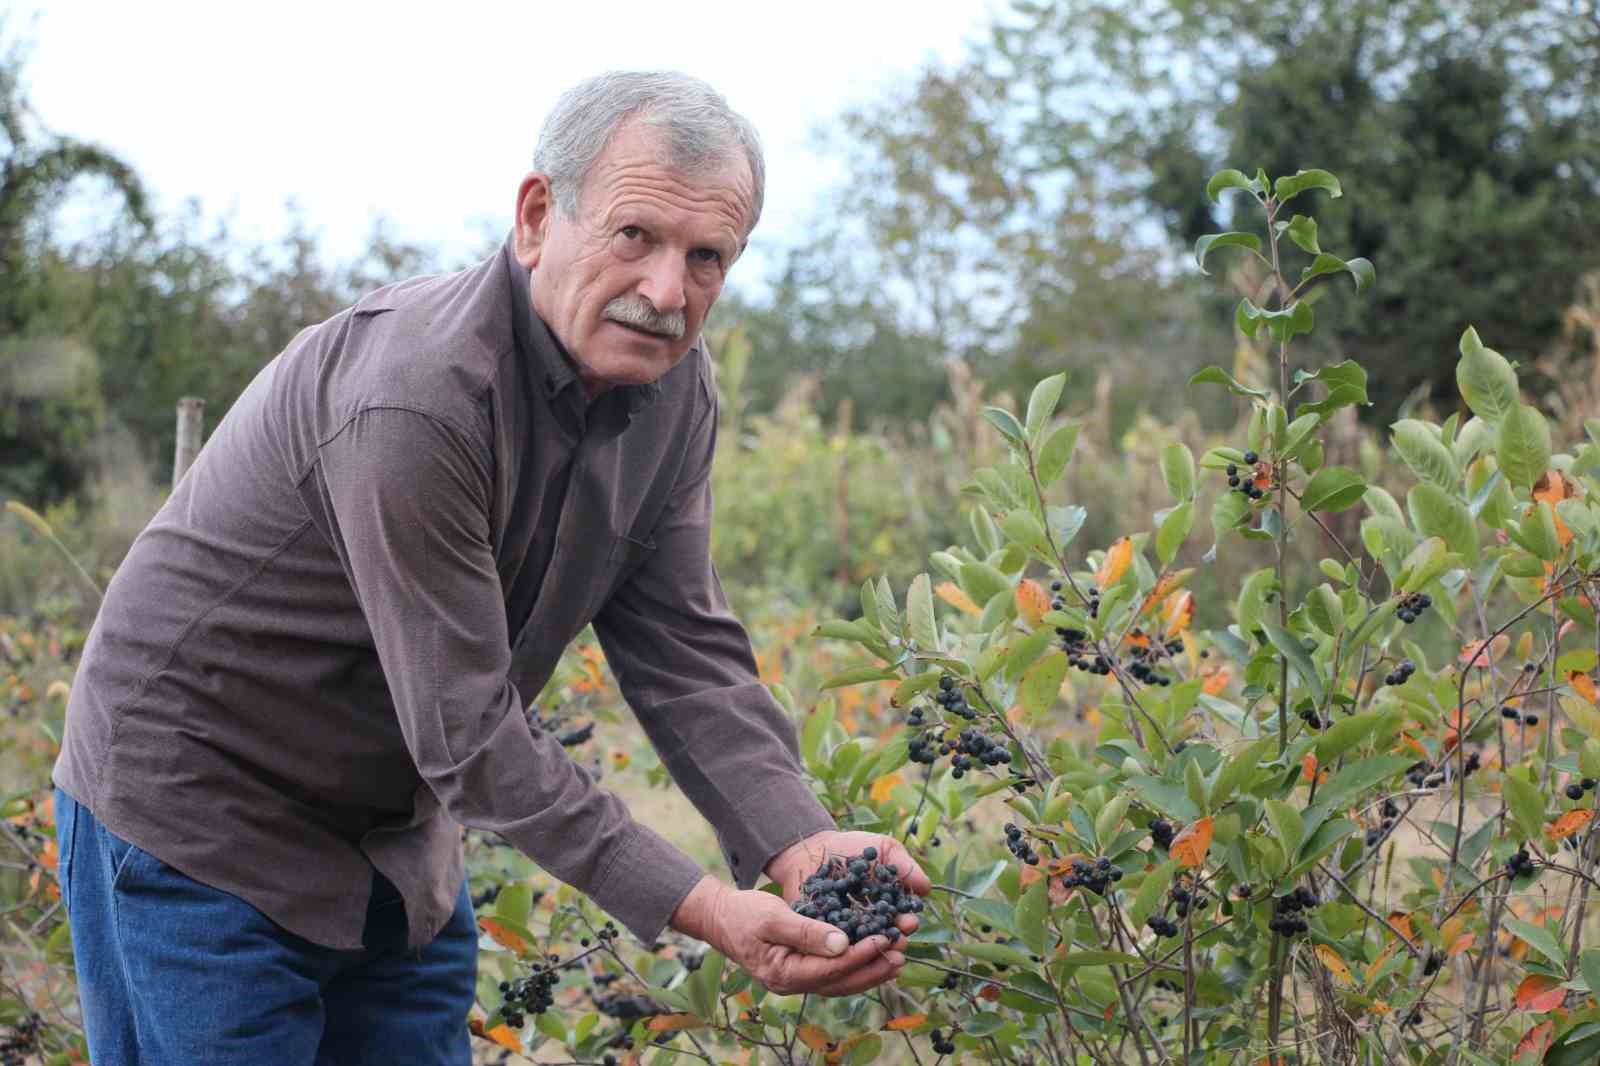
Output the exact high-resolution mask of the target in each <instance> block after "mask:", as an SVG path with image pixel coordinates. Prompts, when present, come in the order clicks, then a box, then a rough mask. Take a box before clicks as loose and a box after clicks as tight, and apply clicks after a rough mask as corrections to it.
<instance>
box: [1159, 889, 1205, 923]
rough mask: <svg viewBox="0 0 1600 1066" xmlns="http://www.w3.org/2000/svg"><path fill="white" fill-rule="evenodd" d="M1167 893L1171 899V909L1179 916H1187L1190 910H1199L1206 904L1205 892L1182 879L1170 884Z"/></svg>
mask: <svg viewBox="0 0 1600 1066" xmlns="http://www.w3.org/2000/svg"><path fill="white" fill-rule="evenodd" d="M1167 895H1168V896H1169V897H1170V898H1171V900H1172V910H1173V913H1175V914H1176V915H1177V916H1178V917H1179V918H1187V917H1188V916H1189V911H1190V910H1199V909H1200V908H1201V907H1203V906H1205V904H1206V899H1207V897H1206V894H1205V892H1204V891H1203V890H1202V889H1199V888H1194V887H1193V886H1192V885H1191V884H1190V882H1189V881H1187V880H1184V881H1181V882H1179V883H1178V884H1176V885H1173V886H1172V889H1171V891H1170V892H1168V893H1167Z"/></svg>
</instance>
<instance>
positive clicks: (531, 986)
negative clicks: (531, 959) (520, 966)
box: [500, 965, 561, 1029]
mask: <svg viewBox="0 0 1600 1066" xmlns="http://www.w3.org/2000/svg"><path fill="white" fill-rule="evenodd" d="M560 980H561V977H560V975H559V974H557V973H556V968H555V966H553V965H552V966H544V965H539V966H535V967H534V968H533V973H531V974H529V975H528V976H527V977H519V978H517V979H516V980H515V981H501V982H500V994H501V995H502V996H504V997H505V1006H503V1007H501V1008H500V1013H501V1014H502V1015H504V1016H505V1020H506V1024H507V1025H509V1026H511V1028H513V1029H521V1028H522V1023H523V1022H524V1021H525V1020H526V1018H525V1017H524V1015H527V1014H543V1013H544V1012H545V1011H547V1010H549V1009H550V1008H551V1007H552V1006H554V1005H555V1001H556V999H555V987H556V983H557V982H559V981H560Z"/></svg>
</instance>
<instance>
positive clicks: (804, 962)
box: [757, 936, 904, 995]
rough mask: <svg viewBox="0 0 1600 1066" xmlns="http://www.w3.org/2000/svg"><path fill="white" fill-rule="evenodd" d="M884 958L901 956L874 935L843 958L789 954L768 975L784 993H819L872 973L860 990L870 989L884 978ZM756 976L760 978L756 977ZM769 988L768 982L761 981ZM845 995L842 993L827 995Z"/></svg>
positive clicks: (849, 983) (769, 983) (886, 940)
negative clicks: (874, 974) (775, 969)
mask: <svg viewBox="0 0 1600 1066" xmlns="http://www.w3.org/2000/svg"><path fill="white" fill-rule="evenodd" d="M885 955H892V956H894V957H895V958H898V959H900V960H901V962H900V963H899V964H892V965H894V966H898V965H903V963H904V956H903V955H901V954H900V952H898V951H894V952H891V951H890V949H889V941H888V939H887V938H886V937H881V936H873V937H868V938H867V939H865V940H863V941H861V942H860V943H859V944H855V945H852V946H851V948H850V949H849V950H848V951H847V952H845V953H844V954H843V955H838V956H835V957H834V958H826V957H822V956H817V955H799V954H791V955H788V956H787V957H785V958H783V959H782V960H781V961H779V962H778V964H777V965H778V969H777V972H775V973H773V974H772V975H771V977H772V979H773V981H775V982H777V985H778V986H780V987H782V988H783V989H784V990H785V991H786V992H819V991H821V990H822V989H825V988H842V987H845V986H847V985H851V984H852V983H853V982H855V981H857V979H858V978H859V977H860V975H861V974H864V973H868V972H874V973H879V976H877V977H875V978H873V979H871V980H869V981H867V983H866V984H864V985H862V986H861V987H864V988H870V987H871V986H872V985H874V984H877V983H879V982H881V981H883V980H885V979H886V978H885V977H883V976H882V975H881V972H880V971H881V970H882V962H883V959H884V956H885ZM757 976H758V977H760V976H762V975H760V974H757ZM763 983H764V984H768V986H769V987H772V985H771V982H768V981H765V980H764V981H763ZM830 994H833V995H844V993H842V992H839V993H830Z"/></svg>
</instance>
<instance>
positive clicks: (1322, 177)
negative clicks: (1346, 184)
mask: <svg viewBox="0 0 1600 1066" xmlns="http://www.w3.org/2000/svg"><path fill="white" fill-rule="evenodd" d="M1307 189H1323V190H1326V191H1327V193H1328V195H1329V196H1331V197H1332V198H1334V199H1335V200H1337V199H1338V198H1339V197H1340V196H1342V195H1344V192H1343V190H1342V189H1340V188H1339V179H1338V178H1336V177H1334V176H1333V175H1332V174H1329V173H1328V172H1327V171H1326V170H1297V171H1295V172H1294V173H1293V174H1292V175H1290V176H1288V177H1284V178H1279V179H1278V180H1277V181H1276V182H1274V183H1273V185H1272V194H1273V196H1275V197H1277V200H1278V203H1279V204H1280V205H1281V204H1286V203H1288V202H1289V201H1290V200H1292V199H1294V198H1295V197H1296V196H1299V195H1300V194H1301V193H1303V192H1305V191H1306V190H1307Z"/></svg>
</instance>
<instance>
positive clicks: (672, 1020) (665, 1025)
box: [645, 1014, 804, 1039]
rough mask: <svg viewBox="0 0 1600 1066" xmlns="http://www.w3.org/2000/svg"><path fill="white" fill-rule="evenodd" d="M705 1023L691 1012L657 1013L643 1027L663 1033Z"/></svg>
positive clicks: (703, 1025) (698, 1027) (699, 1027)
mask: <svg viewBox="0 0 1600 1066" xmlns="http://www.w3.org/2000/svg"><path fill="white" fill-rule="evenodd" d="M705 1024H706V1023H705V1022H703V1021H701V1020H700V1019H699V1018H696V1017H695V1016H694V1015H692V1014H657V1015H656V1016H655V1017H653V1018H651V1019H650V1020H649V1021H648V1022H646V1023H645V1028H646V1029H648V1030H650V1031H651V1032H652V1033H663V1032H668V1031H672V1030H677V1029H704V1028H705ZM801 1039H804V1038H803V1037H802V1038H801Z"/></svg>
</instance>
